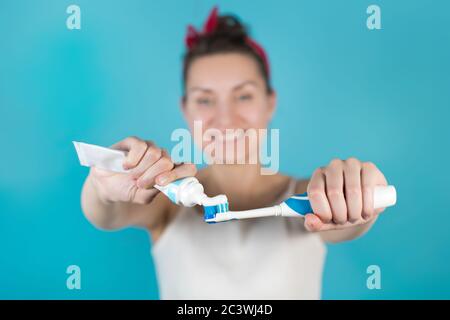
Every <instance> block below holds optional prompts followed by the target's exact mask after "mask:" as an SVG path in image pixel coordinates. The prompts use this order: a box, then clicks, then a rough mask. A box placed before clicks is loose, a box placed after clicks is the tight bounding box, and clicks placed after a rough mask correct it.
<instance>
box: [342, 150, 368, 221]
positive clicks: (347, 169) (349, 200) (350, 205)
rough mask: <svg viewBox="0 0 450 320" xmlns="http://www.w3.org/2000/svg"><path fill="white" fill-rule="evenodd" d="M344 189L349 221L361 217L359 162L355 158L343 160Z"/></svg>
mask: <svg viewBox="0 0 450 320" xmlns="http://www.w3.org/2000/svg"><path fill="white" fill-rule="evenodd" d="M344 189H345V200H346V204H347V215H348V220H349V221H350V222H355V221H357V220H359V219H361V212H362V205H363V204H362V201H363V200H362V192H361V163H360V161H359V160H357V159H355V158H350V159H347V160H345V162H344Z"/></svg>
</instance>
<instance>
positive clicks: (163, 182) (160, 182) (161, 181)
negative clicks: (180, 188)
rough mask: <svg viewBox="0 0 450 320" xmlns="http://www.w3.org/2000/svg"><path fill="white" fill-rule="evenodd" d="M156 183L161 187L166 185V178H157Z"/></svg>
mask: <svg viewBox="0 0 450 320" xmlns="http://www.w3.org/2000/svg"><path fill="white" fill-rule="evenodd" d="M158 181H159V184H162V185H164V184H166V182H167V176H162V177H159V178H158Z"/></svg>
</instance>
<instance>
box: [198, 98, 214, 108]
mask: <svg viewBox="0 0 450 320" xmlns="http://www.w3.org/2000/svg"><path fill="white" fill-rule="evenodd" d="M197 104H200V105H203V106H209V105H211V99H206V98H199V99H197Z"/></svg>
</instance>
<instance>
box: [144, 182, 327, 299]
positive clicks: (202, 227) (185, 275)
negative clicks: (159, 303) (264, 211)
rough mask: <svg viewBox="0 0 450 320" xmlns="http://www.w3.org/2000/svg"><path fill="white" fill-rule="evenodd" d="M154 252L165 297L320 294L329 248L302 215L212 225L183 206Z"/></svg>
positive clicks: (304, 296)
mask: <svg viewBox="0 0 450 320" xmlns="http://www.w3.org/2000/svg"><path fill="white" fill-rule="evenodd" d="M294 192H295V180H294V179H292V180H291V183H290V184H289V188H288V190H286V192H285V193H284V194H283V195H282V197H280V199H279V201H278V202H277V203H280V202H281V201H283V200H284V199H286V198H288V197H289V196H291V195H292V194H294ZM151 251H152V255H153V259H154V263H155V267H156V273H157V278H158V285H159V294H160V298H161V299H320V294H321V286H322V270H323V265H324V260H325V254H326V247H325V245H324V243H323V242H322V240H321V238H320V237H319V236H318V235H317V234H313V233H309V232H308V231H306V229H305V228H304V226H303V219H302V218H281V217H264V218H255V219H247V220H233V221H229V222H222V223H216V224H207V223H205V222H204V221H203V218H202V216H201V215H199V213H198V212H196V211H194V210H193V209H192V208H185V207H182V208H181V209H180V212H178V214H177V215H176V216H175V218H174V220H173V221H172V222H171V223H169V225H168V226H167V227H166V229H165V230H164V231H163V233H162V235H161V236H160V237H159V239H158V241H157V242H156V243H155V244H154V245H153V246H152V248H151Z"/></svg>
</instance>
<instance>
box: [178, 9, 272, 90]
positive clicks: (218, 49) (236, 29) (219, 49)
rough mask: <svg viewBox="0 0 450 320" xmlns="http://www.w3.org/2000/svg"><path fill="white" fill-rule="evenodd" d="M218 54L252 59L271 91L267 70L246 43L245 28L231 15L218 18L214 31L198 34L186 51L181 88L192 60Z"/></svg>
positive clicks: (259, 57)
mask: <svg viewBox="0 0 450 320" xmlns="http://www.w3.org/2000/svg"><path fill="white" fill-rule="evenodd" d="M218 53H242V54H245V55H247V56H249V57H251V58H252V59H254V61H255V62H256V64H257V66H258V69H259V71H260V72H261V75H262V77H263V78H264V82H265V84H266V89H267V92H271V91H272V87H271V85H270V79H269V70H267V67H266V65H265V63H264V61H263V59H262V57H261V56H260V55H259V54H258V53H257V52H256V51H255V49H254V48H253V47H252V46H251V45H250V43H249V42H248V32H247V28H246V27H245V26H244V25H242V23H241V22H240V21H239V19H238V18H236V17H235V16H232V15H223V16H219V17H218V20H217V26H216V28H215V29H214V31H212V32H210V33H205V34H200V35H199V38H198V40H197V42H196V43H195V45H194V46H193V47H192V48H190V49H188V50H187V52H186V54H185V55H184V59H183V60H184V61H183V62H184V63H183V86H185V85H186V80H187V75H188V72H189V68H190V66H191V65H192V63H193V62H194V60H196V59H197V58H201V57H205V56H208V55H212V54H218Z"/></svg>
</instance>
